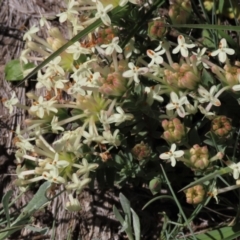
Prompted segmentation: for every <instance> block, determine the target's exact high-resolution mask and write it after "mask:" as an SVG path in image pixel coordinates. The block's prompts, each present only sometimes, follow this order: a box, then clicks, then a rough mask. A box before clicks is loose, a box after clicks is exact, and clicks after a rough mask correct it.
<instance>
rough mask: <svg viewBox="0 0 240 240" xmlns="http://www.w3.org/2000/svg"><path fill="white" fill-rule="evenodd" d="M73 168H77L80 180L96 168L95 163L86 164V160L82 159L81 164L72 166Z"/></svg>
mask: <svg viewBox="0 0 240 240" xmlns="http://www.w3.org/2000/svg"><path fill="white" fill-rule="evenodd" d="M73 167H76V168H79V170H77V174H78V175H81V176H82V178H88V176H89V173H90V172H91V171H93V170H95V169H96V168H97V167H98V164H97V163H90V164H89V163H88V161H87V159H86V158H83V159H82V164H81V165H80V164H76V163H74V164H73Z"/></svg>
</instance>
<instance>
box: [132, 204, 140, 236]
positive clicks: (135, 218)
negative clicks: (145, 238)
mask: <svg viewBox="0 0 240 240" xmlns="http://www.w3.org/2000/svg"><path fill="white" fill-rule="evenodd" d="M131 212H132V217H133V229H134V235H135V240H140V236H141V227H140V220H139V217H138V215H137V214H136V212H135V211H134V210H133V209H132V208H131Z"/></svg>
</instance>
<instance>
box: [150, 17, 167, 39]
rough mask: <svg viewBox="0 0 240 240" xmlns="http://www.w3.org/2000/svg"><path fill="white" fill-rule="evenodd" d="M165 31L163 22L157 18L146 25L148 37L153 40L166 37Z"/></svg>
mask: <svg viewBox="0 0 240 240" xmlns="http://www.w3.org/2000/svg"><path fill="white" fill-rule="evenodd" d="M166 33H167V29H166V27H165V21H164V20H162V19H160V18H158V19H153V20H152V21H151V22H149V23H148V36H149V37H150V38H151V39H152V40H154V39H158V38H162V37H164V36H165V35H166Z"/></svg>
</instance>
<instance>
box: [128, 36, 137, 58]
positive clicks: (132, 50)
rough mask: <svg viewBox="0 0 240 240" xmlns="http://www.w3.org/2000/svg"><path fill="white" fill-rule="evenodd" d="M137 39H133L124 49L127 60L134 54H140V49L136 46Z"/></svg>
mask: <svg viewBox="0 0 240 240" xmlns="http://www.w3.org/2000/svg"><path fill="white" fill-rule="evenodd" d="M134 42H135V39H134V38H131V39H130V40H129V42H128V44H127V45H126V46H125V48H124V56H125V58H130V57H131V55H132V52H134V53H140V51H139V50H138V49H136V48H135V46H134Z"/></svg>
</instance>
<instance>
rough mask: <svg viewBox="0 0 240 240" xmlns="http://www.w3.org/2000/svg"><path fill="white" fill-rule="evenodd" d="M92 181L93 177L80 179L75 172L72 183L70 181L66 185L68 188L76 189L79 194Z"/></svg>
mask: <svg viewBox="0 0 240 240" xmlns="http://www.w3.org/2000/svg"><path fill="white" fill-rule="evenodd" d="M90 182H91V178H85V179H82V180H80V178H79V177H78V175H77V174H76V173H73V174H72V183H69V184H68V185H66V186H65V187H66V189H67V190H73V191H76V193H77V194H79V193H80V192H81V191H82V190H83V188H84V187H85V186H86V185H87V184H88V183H90Z"/></svg>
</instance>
